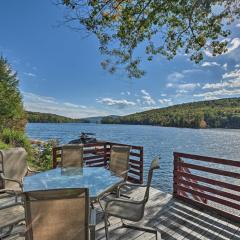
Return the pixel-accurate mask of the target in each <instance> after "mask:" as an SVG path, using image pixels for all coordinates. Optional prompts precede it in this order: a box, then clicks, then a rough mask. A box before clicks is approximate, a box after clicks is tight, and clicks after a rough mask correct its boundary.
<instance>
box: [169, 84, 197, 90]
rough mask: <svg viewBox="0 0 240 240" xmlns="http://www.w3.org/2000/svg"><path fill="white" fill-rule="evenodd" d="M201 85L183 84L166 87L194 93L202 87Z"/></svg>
mask: <svg viewBox="0 0 240 240" xmlns="http://www.w3.org/2000/svg"><path fill="white" fill-rule="evenodd" d="M200 86H201V85H200V83H183V84H172V83H168V84H167V85H166V87H168V88H177V89H179V90H185V91H186V92H187V91H192V90H194V89H195V88H196V87H200Z"/></svg>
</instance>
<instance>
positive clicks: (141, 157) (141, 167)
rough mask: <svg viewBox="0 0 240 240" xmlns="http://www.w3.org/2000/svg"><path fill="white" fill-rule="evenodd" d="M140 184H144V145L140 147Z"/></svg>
mask: <svg viewBox="0 0 240 240" xmlns="http://www.w3.org/2000/svg"><path fill="white" fill-rule="evenodd" d="M140 163H141V165H140V184H143V147H141V148H140Z"/></svg>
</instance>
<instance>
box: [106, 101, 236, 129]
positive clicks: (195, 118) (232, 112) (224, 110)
mask: <svg viewBox="0 0 240 240" xmlns="http://www.w3.org/2000/svg"><path fill="white" fill-rule="evenodd" d="M102 123H104V124H144V125H155V126H164V127H180V128H233V129H239V128H240V98H225V99H218V100H209V101H200V102H192V103H185V104H179V105H175V106H170V107H166V108H160V109H153V110H148V111H144V112H139V113H134V114H130V115H127V116H122V117H118V118H111V117H105V118H103V119H102Z"/></svg>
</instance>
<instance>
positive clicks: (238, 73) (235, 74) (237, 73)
mask: <svg viewBox="0 0 240 240" xmlns="http://www.w3.org/2000/svg"><path fill="white" fill-rule="evenodd" d="M222 77H223V79H226V78H240V69H236V70H233V71H231V72H228V73H225V74H223V76H222Z"/></svg>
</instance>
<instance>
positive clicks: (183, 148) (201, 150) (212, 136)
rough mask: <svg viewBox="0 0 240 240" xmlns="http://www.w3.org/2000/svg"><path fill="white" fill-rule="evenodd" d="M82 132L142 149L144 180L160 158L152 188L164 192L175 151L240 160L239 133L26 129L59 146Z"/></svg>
mask: <svg viewBox="0 0 240 240" xmlns="http://www.w3.org/2000/svg"><path fill="white" fill-rule="evenodd" d="M80 132H93V133H96V137H97V139H101V140H107V141H113V142H119V143H126V144H132V145H140V146H143V147H144V172H145V174H144V175H145V177H146V174H147V170H148V167H149V164H150V162H151V160H152V159H153V158H154V157H155V156H157V155H160V156H161V160H160V167H161V169H160V170H159V171H158V173H156V174H155V175H154V179H153V185H154V186H155V187H157V188H159V189H160V190H162V191H165V192H171V191H172V171H173V152H174V151H178V152H185V153H193V154H200V155H207V156H213V157H220V158H227V159H232V160H240V130H226V129H186V128H166V127H156V126H140V125H108V124H106V125H105V124H104V125H101V124H87V123H83V124H79V123H64V124H52V123H30V124H28V125H27V134H28V136H29V137H30V138H32V139H41V140H49V139H58V140H59V141H60V143H67V142H68V141H70V140H72V139H76V138H78V136H79V135H80Z"/></svg>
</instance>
